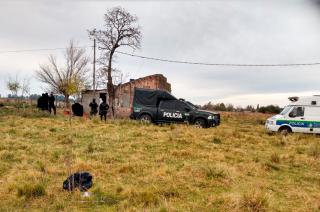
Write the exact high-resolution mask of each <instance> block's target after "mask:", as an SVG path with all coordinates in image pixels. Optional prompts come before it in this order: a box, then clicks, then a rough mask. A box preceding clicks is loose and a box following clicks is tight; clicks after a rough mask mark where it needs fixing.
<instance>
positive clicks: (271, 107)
mask: <svg viewBox="0 0 320 212" xmlns="http://www.w3.org/2000/svg"><path fill="white" fill-rule="evenodd" d="M258 112H260V113H280V112H281V108H280V107H279V106H277V105H268V106H262V107H260V108H259V110H258Z"/></svg>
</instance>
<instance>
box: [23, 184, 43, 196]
mask: <svg viewBox="0 0 320 212" xmlns="http://www.w3.org/2000/svg"><path fill="white" fill-rule="evenodd" d="M44 195H46V188H45V186H44V185H43V184H40V183H37V184H24V185H22V186H20V187H18V188H17V196H18V197H22V196H25V197H26V198H27V199H29V198H36V197H41V196H44Z"/></svg>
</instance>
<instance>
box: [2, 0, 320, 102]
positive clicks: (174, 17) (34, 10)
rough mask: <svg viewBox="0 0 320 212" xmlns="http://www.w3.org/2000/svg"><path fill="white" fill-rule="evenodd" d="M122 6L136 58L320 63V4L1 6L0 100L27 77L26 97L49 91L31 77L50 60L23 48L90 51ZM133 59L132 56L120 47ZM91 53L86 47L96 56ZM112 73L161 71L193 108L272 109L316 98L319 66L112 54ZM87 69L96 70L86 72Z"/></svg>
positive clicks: (222, 1)
mask: <svg viewBox="0 0 320 212" xmlns="http://www.w3.org/2000/svg"><path fill="white" fill-rule="evenodd" d="M115 6H121V7H123V8H125V9H126V10H127V11H129V12H130V13H131V14H134V15H136V16H137V17H138V18H139V25H140V26H141V32H142V36H143V37H142V45H141V49H140V50H136V51H135V52H134V53H135V54H138V55H144V56H149V57H156V58H164V59H171V60H183V61H191V62H204V63H240V64H278V63H314V62H320V48H319V46H320V27H319V26H320V1H317V0H282V1H279V0H268V1H263V0H211V1H209V0H199V1H196V0H194V1H191V0H190V1H182V0H176V1H172V0H171V1H169V0H162V1H153V0H149V1H146V0H145V1H133V0H131V1H102V0H79V1H77V0H64V1H62V0H50V1H49V0H28V1H27V0H1V1H0V94H1V95H2V96H4V95H7V94H8V93H9V91H8V90H7V89H6V81H8V79H9V78H14V77H16V76H18V77H19V78H29V79H30V86H31V91H30V92H31V93H41V92H42V91H44V89H45V88H46V86H45V85H44V84H41V83H39V82H38V81H37V79H36V78H35V71H36V70H38V69H39V64H44V63H46V62H47V58H48V56H49V55H50V54H52V55H55V56H56V57H57V58H58V59H59V61H60V62H63V57H62V56H63V51H62V50H51V51H39V52H20V53H3V51H10V50H21V49H46V48H61V47H66V46H67V44H68V42H69V41H70V40H71V39H74V40H75V41H77V42H78V46H91V45H92V41H90V40H89V38H88V33H87V30H89V29H93V28H98V29H103V15H104V14H105V13H106V11H107V10H108V9H110V8H112V7H115ZM120 50H121V51H125V52H129V53H133V52H132V50H131V49H126V48H124V49H120ZM92 53H93V51H92V48H90V47H88V48H87V54H88V56H90V57H92ZM114 65H115V68H117V69H119V70H121V71H122V72H123V73H124V74H128V75H129V78H139V77H143V76H146V75H151V74H157V73H161V74H163V75H164V76H166V77H167V78H168V81H169V82H170V83H171V85H172V93H173V94H174V95H175V96H177V97H179V98H185V99H188V100H190V101H192V102H193V103H195V104H204V103H207V102H209V101H211V102H213V103H217V102H224V103H232V104H234V105H235V106H246V105H257V104H260V105H268V104H277V105H280V106H284V105H286V104H287V103H288V99H287V98H288V97H289V96H308V95H315V94H318V95H319V94H320V83H319V79H320V75H319V72H320V65H318V66H299V67H222V66H201V65H186V64H174V63H163V62H159V61H150V60H143V59H139V58H133V57H130V56H125V55H118V56H117V58H116V61H115V64H114ZM88 67H89V68H90V69H91V67H92V64H89V66H88Z"/></svg>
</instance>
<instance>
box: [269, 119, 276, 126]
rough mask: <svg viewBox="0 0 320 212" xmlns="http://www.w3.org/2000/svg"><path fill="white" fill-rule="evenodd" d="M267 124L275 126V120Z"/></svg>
mask: <svg viewBox="0 0 320 212" xmlns="http://www.w3.org/2000/svg"><path fill="white" fill-rule="evenodd" d="M267 124H270V125H275V121H274V120H267Z"/></svg>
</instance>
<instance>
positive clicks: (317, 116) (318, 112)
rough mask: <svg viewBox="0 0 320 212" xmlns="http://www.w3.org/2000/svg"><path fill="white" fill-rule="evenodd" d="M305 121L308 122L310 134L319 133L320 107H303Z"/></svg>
mask: <svg viewBox="0 0 320 212" xmlns="http://www.w3.org/2000/svg"><path fill="white" fill-rule="evenodd" d="M304 115H305V120H306V121H308V124H309V131H310V133H317V134H319V133H320V107H316V106H310V107H305V112H304Z"/></svg>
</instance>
